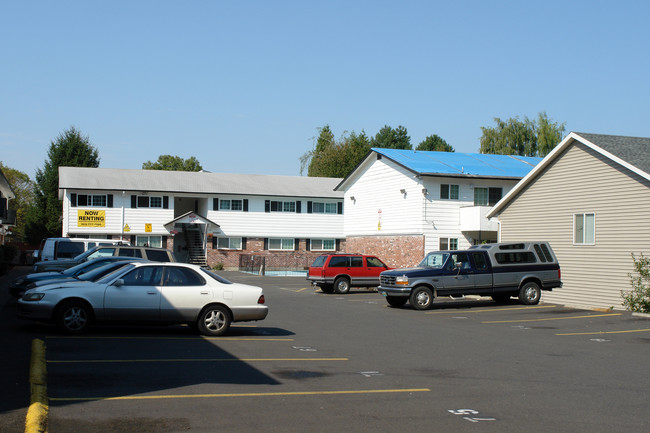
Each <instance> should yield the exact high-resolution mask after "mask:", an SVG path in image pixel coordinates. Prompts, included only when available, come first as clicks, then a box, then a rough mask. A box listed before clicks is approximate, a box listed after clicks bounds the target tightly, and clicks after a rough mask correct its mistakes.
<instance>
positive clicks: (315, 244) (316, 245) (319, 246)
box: [309, 239, 336, 251]
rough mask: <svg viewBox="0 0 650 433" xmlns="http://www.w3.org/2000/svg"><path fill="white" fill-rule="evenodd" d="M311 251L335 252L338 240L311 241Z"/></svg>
mask: <svg viewBox="0 0 650 433" xmlns="http://www.w3.org/2000/svg"><path fill="white" fill-rule="evenodd" d="M309 249H310V250H311V251H335V250H336V239H311V240H310V243H309Z"/></svg>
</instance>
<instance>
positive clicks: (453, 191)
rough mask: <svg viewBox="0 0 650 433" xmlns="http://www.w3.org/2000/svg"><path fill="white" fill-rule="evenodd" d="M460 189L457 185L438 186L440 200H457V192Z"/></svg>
mask: <svg viewBox="0 0 650 433" xmlns="http://www.w3.org/2000/svg"><path fill="white" fill-rule="evenodd" d="M459 190H460V187H459V186H458V185H448V184H442V185H440V199H441V200H458V191H459Z"/></svg>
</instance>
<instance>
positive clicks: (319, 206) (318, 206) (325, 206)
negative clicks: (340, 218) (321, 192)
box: [311, 201, 338, 213]
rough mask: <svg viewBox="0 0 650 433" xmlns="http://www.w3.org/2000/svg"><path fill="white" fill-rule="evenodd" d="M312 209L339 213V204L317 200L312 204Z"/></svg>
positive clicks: (314, 211) (313, 211)
mask: <svg viewBox="0 0 650 433" xmlns="http://www.w3.org/2000/svg"><path fill="white" fill-rule="evenodd" d="M311 211H312V213H337V212H338V204H337V203H323V202H318V201H315V202H313V203H312V205H311Z"/></svg>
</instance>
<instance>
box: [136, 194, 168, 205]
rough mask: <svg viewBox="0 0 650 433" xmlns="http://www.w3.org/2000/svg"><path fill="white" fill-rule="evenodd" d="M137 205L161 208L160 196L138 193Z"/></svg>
mask: <svg viewBox="0 0 650 433" xmlns="http://www.w3.org/2000/svg"><path fill="white" fill-rule="evenodd" d="M138 207H153V208H162V207H163V206H162V197H149V196H148V195H139V196H138Z"/></svg>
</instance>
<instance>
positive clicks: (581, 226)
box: [573, 213, 596, 245]
mask: <svg viewBox="0 0 650 433" xmlns="http://www.w3.org/2000/svg"><path fill="white" fill-rule="evenodd" d="M573 243H574V245H595V243H596V214H594V213H577V214H574V215H573Z"/></svg>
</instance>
